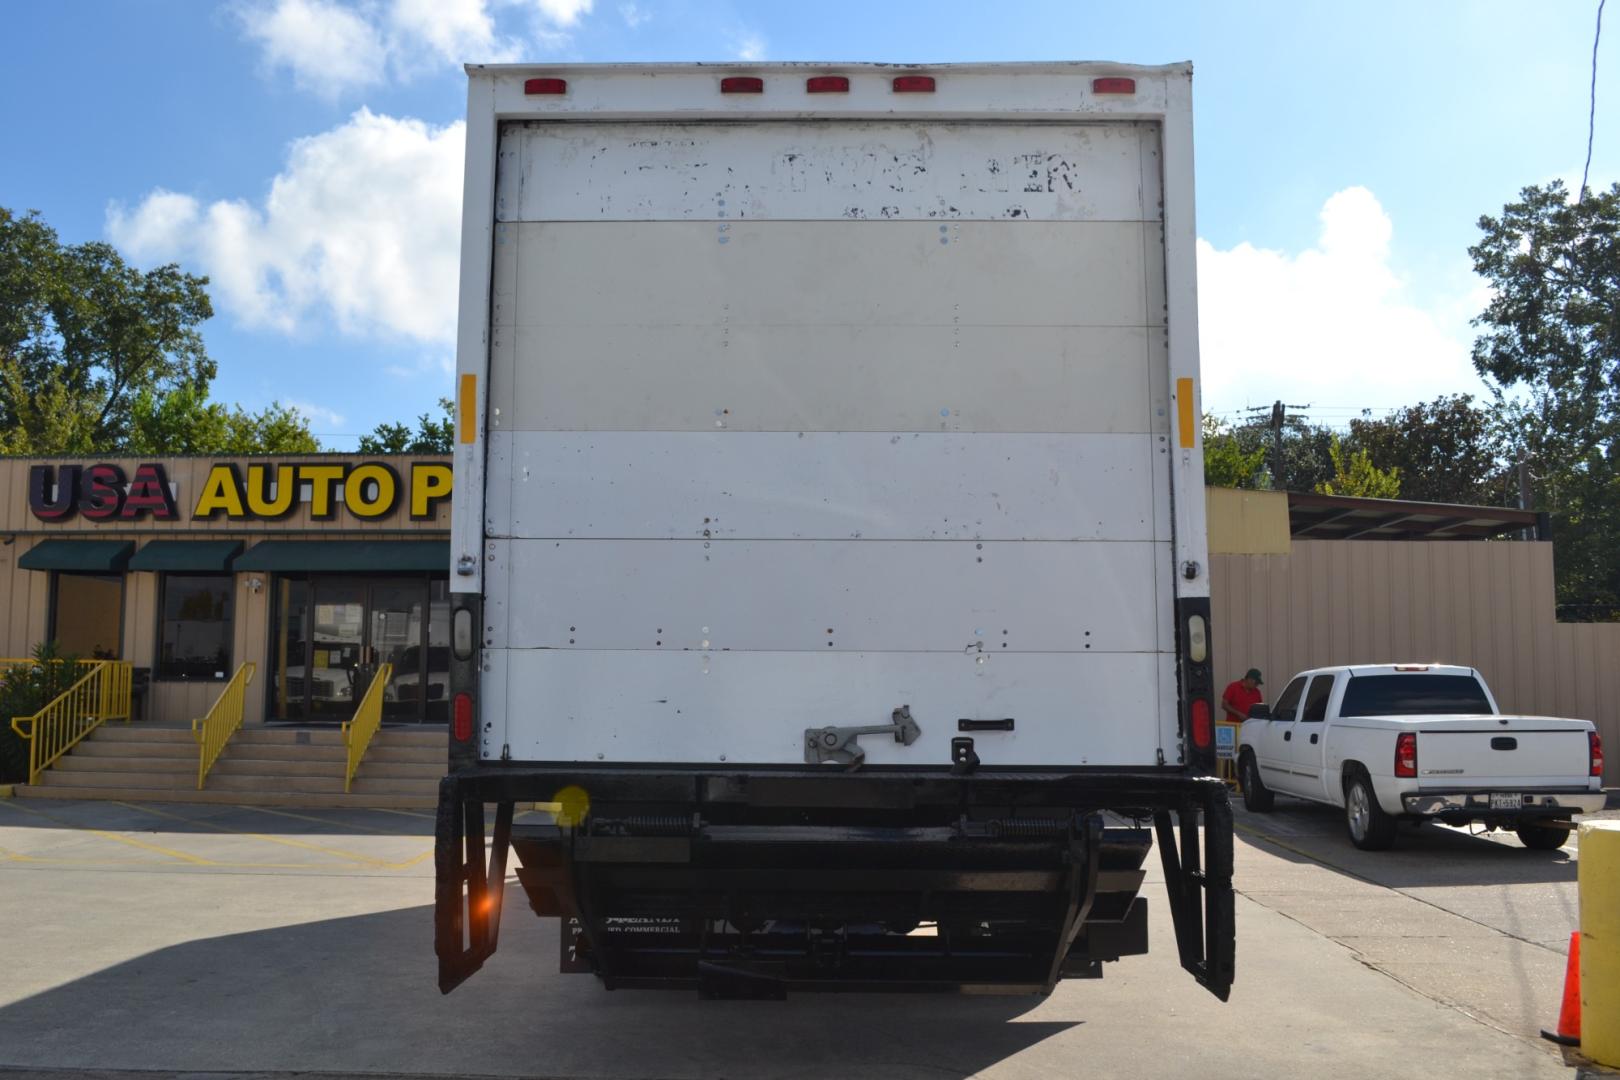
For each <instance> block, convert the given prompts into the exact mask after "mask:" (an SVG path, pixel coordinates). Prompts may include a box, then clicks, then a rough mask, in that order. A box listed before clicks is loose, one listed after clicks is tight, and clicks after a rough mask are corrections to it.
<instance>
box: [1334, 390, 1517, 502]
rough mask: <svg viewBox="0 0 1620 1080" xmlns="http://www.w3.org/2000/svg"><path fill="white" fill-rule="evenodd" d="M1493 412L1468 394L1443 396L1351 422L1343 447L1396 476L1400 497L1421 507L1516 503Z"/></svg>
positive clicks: (1514, 481) (1513, 480) (1513, 482)
mask: <svg viewBox="0 0 1620 1080" xmlns="http://www.w3.org/2000/svg"><path fill="white" fill-rule="evenodd" d="M1503 442H1504V440H1503V435H1502V431H1501V426H1500V424H1499V423H1498V421H1497V418H1496V414H1495V412H1493V411H1491V410H1486V409H1482V408H1480V407H1478V406H1477V405H1475V404H1474V399H1473V397H1472V396H1470V395H1468V394H1454V395H1449V396H1447V395H1442V396H1441V397H1437V398H1435V399H1434V400H1433V401H1427V402H1419V403H1418V404H1416V405H1408V406H1406V407H1405V408H1403V409H1397V410H1396V411H1394V412H1392V413H1390V414H1389V415H1388V416H1386V417H1383V418H1381V419H1377V420H1374V419H1370V418H1365V417H1363V418H1359V419H1355V420H1351V421H1350V431H1349V434H1348V435H1346V436H1345V439H1344V444H1345V446H1346V447H1348V448H1350V449H1351V450H1356V451H1365V452H1366V453H1367V455H1368V456H1369V458H1370V459H1371V463H1372V464H1373V465H1375V466H1377V467H1378V468H1379V469H1381V470H1389V471H1394V472H1396V473H1398V474H1399V475H1400V492H1401V497H1402V498H1406V499H1418V500H1421V501H1424V502H1443V503H1478V504H1485V505H1489V506H1510V505H1517V504H1518V494H1519V488H1518V480H1517V477H1516V476H1515V475H1514V470H1513V469H1512V467H1511V466H1510V465H1509V464H1505V463H1504V461H1503V452H1504V445H1503Z"/></svg>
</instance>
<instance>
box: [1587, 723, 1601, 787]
mask: <svg viewBox="0 0 1620 1080" xmlns="http://www.w3.org/2000/svg"><path fill="white" fill-rule="evenodd" d="M1586 742H1587V745H1588V746H1589V747H1590V748H1591V753H1592V775H1593V776H1602V775H1603V736H1601V735H1599V734H1598V733H1597V732H1595V731H1588V732H1587V733H1586Z"/></svg>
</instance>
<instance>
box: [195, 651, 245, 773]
mask: <svg viewBox="0 0 1620 1080" xmlns="http://www.w3.org/2000/svg"><path fill="white" fill-rule="evenodd" d="M256 670H258V669H257V666H256V665H254V664H243V665H242V666H241V667H239V668H237V669H236V674H234V675H232V676H231V681H230V682H228V683H226V684H225V689H223V690H221V691H220V692H219V697H217V698H215V699H214V704H213V706H212V707H210V708H209V710H208V713H207V715H205V716H201V717H199V718H197V719H195V720H193V721H192V722H191V737H192V738H193V739H196V740H197V790H198V791H201V790H202V789H203V781H204V780H206V779H207V778H208V770H209V769H212V768H213V767H214V762H216V761H218V760H219V755H221V754H223V753H224V752H225V744H226V743H228V742H230V741H231V736H232V735H235V734H236V732H237V730H238V729H239V728H241V726H242V707H243V705H245V704H246V703H247V688H248V684H249V683H251V682H252V681H253V673H254V672H255V671H256Z"/></svg>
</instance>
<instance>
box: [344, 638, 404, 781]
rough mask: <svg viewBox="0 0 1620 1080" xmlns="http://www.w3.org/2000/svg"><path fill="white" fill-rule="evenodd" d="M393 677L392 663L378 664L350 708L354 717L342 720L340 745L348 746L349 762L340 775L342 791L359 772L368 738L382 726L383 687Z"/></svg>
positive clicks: (369, 739) (368, 743)
mask: <svg viewBox="0 0 1620 1080" xmlns="http://www.w3.org/2000/svg"><path fill="white" fill-rule="evenodd" d="M393 677H394V665H393V664H383V665H381V666H380V667H378V668H377V674H375V675H373V676H372V677H371V685H370V686H369V687H367V688H366V695H365V697H363V698H361V699H360V705H359V707H358V708H356V709H355V710H354V719H353V720H345V721H344V722H343V745H344V746H346V747H348V748H349V764H348V768H347V770H346V771H345V772H344V774H343V790H344V791H345V792H347V791H348V790H349V788H350V787H352V786H353V784H354V774H355V773H356V772H358V771H360V759H361V758H363V757H365V756H366V748H367V747H368V746H370V745H371V737H372V736H373V735H375V734H377V729H378V728H380V727H382V705H383V689H384V688H385V687H387V685H388V680H389V679H392V678H393Z"/></svg>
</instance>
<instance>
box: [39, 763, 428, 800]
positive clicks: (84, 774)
mask: <svg viewBox="0 0 1620 1080" xmlns="http://www.w3.org/2000/svg"><path fill="white" fill-rule="evenodd" d="M40 782H41V783H40V786H41V787H52V788H54V787H74V788H106V789H119V790H125V789H128V790H136V791H147V792H152V793H154V794H152V795H149V796H148V797H149V798H157V797H158V795H157V793H164V792H171V791H193V790H196V787H197V774H196V773H195V772H192V773H189V774H188V773H173V772H149V773H139V772H93V771H78V772H62V771H60V770H57V769H51V770H48V771H47V772H45V773H44V774H43V775H42V776H41V777H40ZM205 790H208V791H222V792H235V793H238V794H240V793H243V792H264V793H276V792H296V793H300V794H310V795H341V794H343V774H342V773H339V774H338V775H336V776H285V775H275V776H265V775H262V774H260V775H254V774H251V773H246V774H243V773H220V772H218V771H217V770H216V771H215V772H211V773H209V774H208V782H207V784H206V785H205ZM354 790H355V791H356V792H363V793H365V794H370V795H423V796H428V795H436V794H437V793H438V790H439V782H438V779H437V778H436V777H435V778H433V779H423V778H404V779H399V778H393V777H386V776H384V777H375V778H361V777H356V778H355V782H354Z"/></svg>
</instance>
